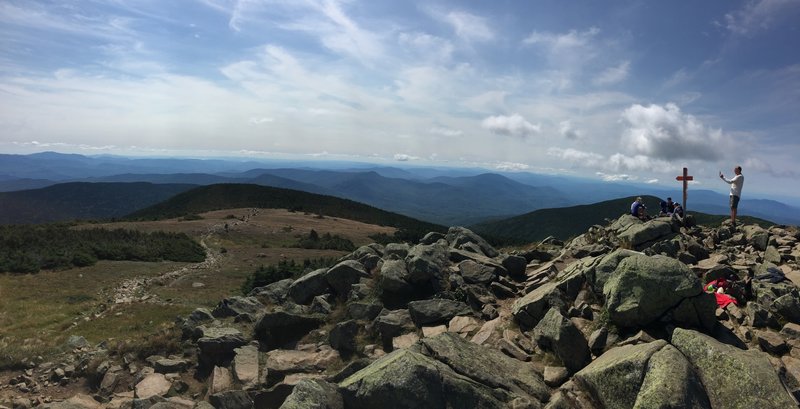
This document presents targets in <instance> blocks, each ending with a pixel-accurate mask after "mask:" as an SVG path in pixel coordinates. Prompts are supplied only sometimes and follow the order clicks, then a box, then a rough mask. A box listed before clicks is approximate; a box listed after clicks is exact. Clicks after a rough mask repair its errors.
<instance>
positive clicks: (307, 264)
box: [242, 258, 336, 295]
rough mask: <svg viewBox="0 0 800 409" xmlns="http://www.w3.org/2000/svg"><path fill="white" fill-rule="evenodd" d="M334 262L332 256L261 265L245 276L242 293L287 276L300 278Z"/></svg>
mask: <svg viewBox="0 0 800 409" xmlns="http://www.w3.org/2000/svg"><path fill="white" fill-rule="evenodd" d="M334 263H336V259H334V258H319V259H313V260H309V259H305V260H303V264H298V263H295V261H294V260H289V261H287V260H281V261H279V262H278V264H273V265H269V266H261V267H259V268H258V270H256V271H255V272H254V273H253V274H251V275H250V276H248V277H247V279H246V280H245V282H244V284H242V293H243V294H245V295H246V294H249V293H250V291H253V289H254V288H258V287H263V286H265V285H269V284H272V283H274V282H277V281H280V280H285V279H287V278H300V277H301V276H302V275H303V274H306V273H309V272H311V271H313V270H315V269H318V268H324V267H329V266H331V265H333V264H334Z"/></svg>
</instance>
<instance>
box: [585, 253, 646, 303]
mask: <svg viewBox="0 0 800 409" xmlns="http://www.w3.org/2000/svg"><path fill="white" fill-rule="evenodd" d="M636 254H642V253H639V252H636V251H633V250H627V249H617V250H615V251H614V252H612V253H610V254H607V255H605V256H603V258H602V259H600V262H599V263H598V264H597V265H596V266H595V267H594V269H591V270H590V271H589V273H590V277H591V278H590V279H589V282H590V284H592V286H593V287H594V288H595V291H597V292H598V293H602V292H603V286H604V285H605V284H606V281H608V278H609V277H611V275H612V274H614V271H615V270H616V269H617V266H618V265H619V262H620V261H622V260H624V259H626V258H628V257H630V256H633V255H636Z"/></svg>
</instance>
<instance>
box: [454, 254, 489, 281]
mask: <svg viewBox="0 0 800 409" xmlns="http://www.w3.org/2000/svg"><path fill="white" fill-rule="evenodd" d="M458 271H459V273H461V276H462V277H464V281H465V282H467V283H470V284H486V283H490V282H492V281H493V280H494V279H495V278H496V277H497V274H496V273H495V269H494V268H493V267H489V266H487V265H484V264H480V263H478V262H476V261H473V260H464V261H462V262H460V263H458Z"/></svg>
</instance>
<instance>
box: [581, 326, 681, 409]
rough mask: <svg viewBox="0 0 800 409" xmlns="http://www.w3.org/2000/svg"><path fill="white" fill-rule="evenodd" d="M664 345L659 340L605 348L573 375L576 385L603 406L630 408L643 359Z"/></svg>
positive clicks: (636, 393)
mask: <svg viewBox="0 0 800 409" xmlns="http://www.w3.org/2000/svg"><path fill="white" fill-rule="evenodd" d="M665 345H667V342H666V341H663V340H659V341H654V342H650V343H646V344H639V345H625V346H621V347H617V348H613V349H610V350H608V351H606V353H604V354H603V355H600V357H598V358H597V359H595V360H594V361H593V362H592V363H591V364H589V365H588V366H586V367H585V368H583V369H581V370H580V371H579V372H578V373H576V374H575V376H574V377H573V380H574V381H575V382H576V384H578V385H580V386H581V387H582V388H584V389H586V390H588V391H589V393H590V395H592V396H593V397H594V398H595V400H597V401H598V402H600V403H601V404H602V407H605V408H619V409H623V408H633V406H634V405H635V404H636V398H637V397H638V396H639V391H640V390H641V387H642V380H643V379H644V374H645V371H646V370H647V362H648V361H649V360H650V358H651V357H652V356H653V354H655V353H656V352H658V351H660V350H661V349H662V348H664V346H665Z"/></svg>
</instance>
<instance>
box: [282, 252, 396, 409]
mask: <svg viewBox="0 0 800 409" xmlns="http://www.w3.org/2000/svg"><path fill="white" fill-rule="evenodd" d="M387 247H388V246H387ZM280 409H344V401H343V400H342V395H341V394H339V391H338V390H337V389H336V385H333V384H330V383H328V382H325V381H323V380H320V379H303V380H301V381H300V382H298V383H297V385H295V386H294V389H293V390H292V393H291V394H290V395H289V396H288V397H286V400H285V401H284V402H283V405H281V407H280Z"/></svg>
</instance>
